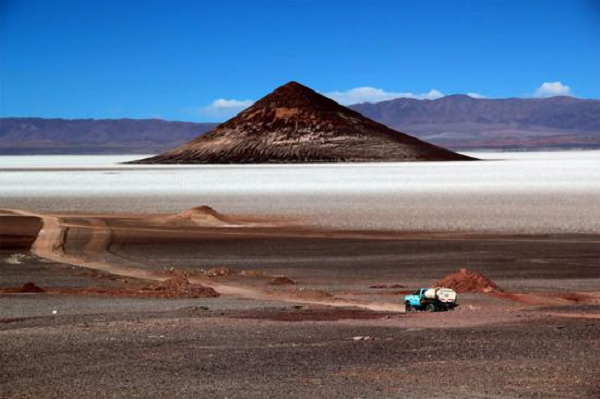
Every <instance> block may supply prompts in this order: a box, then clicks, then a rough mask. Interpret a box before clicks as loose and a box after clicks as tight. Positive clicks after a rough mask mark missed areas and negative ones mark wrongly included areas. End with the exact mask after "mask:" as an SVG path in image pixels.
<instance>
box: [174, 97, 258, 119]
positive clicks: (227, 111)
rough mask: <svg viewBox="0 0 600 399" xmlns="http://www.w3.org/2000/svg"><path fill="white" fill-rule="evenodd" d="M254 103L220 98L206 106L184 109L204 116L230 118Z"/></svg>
mask: <svg viewBox="0 0 600 399" xmlns="http://www.w3.org/2000/svg"><path fill="white" fill-rule="evenodd" d="M252 104H254V101H253V100H235V99H231V100H228V99H225V98H219V99H216V100H215V101H213V102H212V103H210V104H209V105H206V106H204V107H190V108H185V109H184V111H185V112H188V113H191V114H197V115H200V116H203V117H208V118H215V119H219V120H220V119H228V118H230V117H232V116H234V115H236V114H238V113H239V112H241V111H243V110H244V109H246V108H248V107H249V106H251V105H252Z"/></svg>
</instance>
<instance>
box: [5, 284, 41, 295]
mask: <svg viewBox="0 0 600 399" xmlns="http://www.w3.org/2000/svg"><path fill="white" fill-rule="evenodd" d="M42 292H46V290H45V289H43V288H42V287H38V286H37V285H35V283H32V282H29V283H25V284H23V285H22V286H20V287H7V288H0V293H3V294H28V293H42Z"/></svg>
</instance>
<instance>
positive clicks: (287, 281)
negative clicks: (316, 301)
mask: <svg viewBox="0 0 600 399" xmlns="http://www.w3.org/2000/svg"><path fill="white" fill-rule="evenodd" d="M296 284H298V283H297V282H295V281H294V280H292V279H291V278H287V277H276V278H274V279H273V280H271V285H296Z"/></svg>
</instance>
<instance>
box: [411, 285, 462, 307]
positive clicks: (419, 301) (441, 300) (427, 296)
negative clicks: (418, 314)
mask: <svg viewBox="0 0 600 399" xmlns="http://www.w3.org/2000/svg"><path fill="white" fill-rule="evenodd" d="M404 305H405V306H406V312H411V311H413V310H426V311H428V312H440V311H447V310H454V308H455V307H456V306H458V304H457V303H456V292H455V291H454V290H451V289H449V288H419V289H418V290H416V291H415V292H413V293H411V294H409V295H406V296H405V297H404Z"/></svg>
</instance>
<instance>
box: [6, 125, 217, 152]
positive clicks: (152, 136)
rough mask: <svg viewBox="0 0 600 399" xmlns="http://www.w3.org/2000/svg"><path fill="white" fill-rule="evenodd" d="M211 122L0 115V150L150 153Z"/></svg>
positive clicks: (191, 135)
mask: <svg viewBox="0 0 600 399" xmlns="http://www.w3.org/2000/svg"><path fill="white" fill-rule="evenodd" d="M214 126H216V124H214V123H190V122H168V121H163V120H160V119H43V118H1V119H0V154H4V155H8V154H52V153H57V154H77V153H84V154H104V153H107V154H115V153H129V154H131V153H137V154H152V153H157V152H160V151H165V150H166V149H168V148H172V147H173V146H174V145H179V144H183V143H185V142H187V141H189V140H191V139H192V138H194V137H196V136H197V135H198V134H200V133H203V132H205V131H207V130H210V129H211V128H213V127H214Z"/></svg>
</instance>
